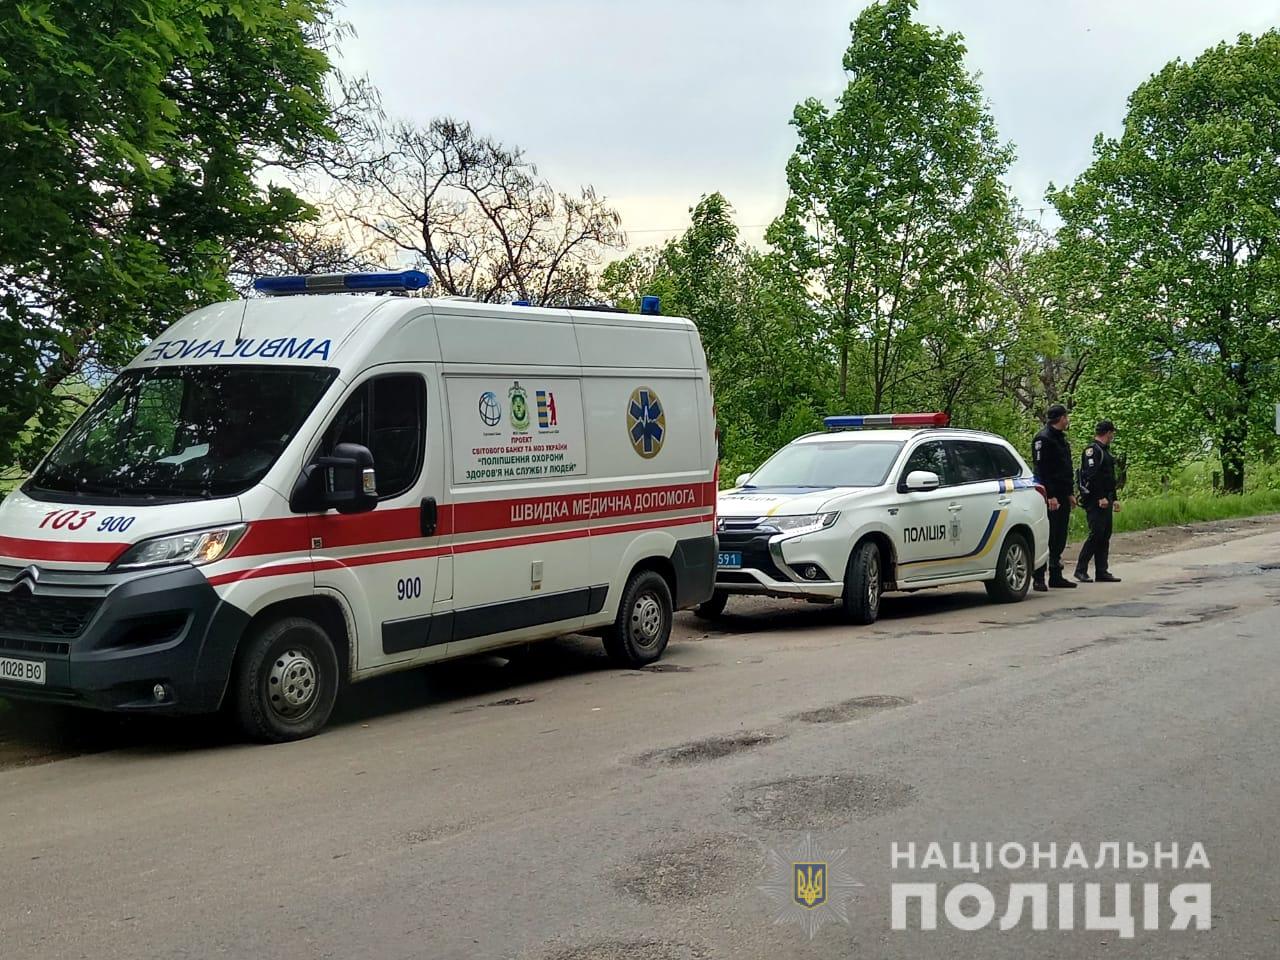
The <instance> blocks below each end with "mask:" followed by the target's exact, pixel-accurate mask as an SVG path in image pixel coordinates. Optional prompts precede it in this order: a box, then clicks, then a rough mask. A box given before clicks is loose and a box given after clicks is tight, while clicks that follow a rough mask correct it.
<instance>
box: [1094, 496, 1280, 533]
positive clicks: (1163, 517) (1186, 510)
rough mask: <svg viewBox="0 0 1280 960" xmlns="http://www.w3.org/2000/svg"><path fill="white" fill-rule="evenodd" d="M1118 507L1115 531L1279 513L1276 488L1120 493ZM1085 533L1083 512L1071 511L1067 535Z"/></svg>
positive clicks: (1278, 497)
mask: <svg viewBox="0 0 1280 960" xmlns="http://www.w3.org/2000/svg"><path fill="white" fill-rule="evenodd" d="M1120 508H1121V509H1120V512H1119V513H1117V514H1116V515H1115V528H1114V529H1115V532H1116V533H1123V532H1124V531H1126V530H1147V529H1149V528H1151V527H1173V526H1178V525H1180V524H1184V523H1202V522H1204V521H1208V520H1230V519H1232V518H1234V517H1256V516H1259V515H1261V514H1267V513H1280V490H1254V491H1253V492H1252V493H1246V494H1244V495H1242V496H1238V497H1233V496H1218V495H1215V494H1212V493H1190V494H1168V495H1166V496H1154V497H1142V498H1139V499H1136V500H1126V499H1125V498H1124V497H1123V496H1122V497H1121V498H1120ZM1087 535H1088V523H1087V521H1086V519H1085V512H1084V511H1083V510H1073V511H1071V539H1072V540H1083V539H1084V538H1085V537H1086V536H1087Z"/></svg>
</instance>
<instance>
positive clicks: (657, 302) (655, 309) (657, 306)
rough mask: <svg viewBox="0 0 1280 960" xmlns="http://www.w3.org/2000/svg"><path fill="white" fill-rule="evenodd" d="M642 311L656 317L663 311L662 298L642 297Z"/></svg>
mask: <svg viewBox="0 0 1280 960" xmlns="http://www.w3.org/2000/svg"><path fill="white" fill-rule="evenodd" d="M640 312H641V313H643V314H647V315H649V316H651V317H656V316H658V315H659V314H660V313H662V299H661V298H660V297H641V298H640Z"/></svg>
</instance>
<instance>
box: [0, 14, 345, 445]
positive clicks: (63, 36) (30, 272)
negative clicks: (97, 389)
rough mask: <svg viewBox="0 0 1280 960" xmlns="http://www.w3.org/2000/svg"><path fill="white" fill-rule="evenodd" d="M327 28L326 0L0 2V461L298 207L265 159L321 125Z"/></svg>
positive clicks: (308, 147) (202, 294)
mask: <svg viewBox="0 0 1280 960" xmlns="http://www.w3.org/2000/svg"><path fill="white" fill-rule="evenodd" d="M334 32H335V24H334V22H333V20H332V16H331V6H330V2H329V0H199V2H194V3H193V2H188V0H75V2H72V0H17V2H9V3H6V4H4V5H0V156H2V159H0V379H2V380H3V382H4V384H5V389H4V393H3V396H2V397H0V463H4V464H9V463H13V462H15V460H16V461H18V462H19V463H22V464H24V465H29V464H30V462H31V460H32V459H33V458H34V456H36V455H38V453H39V452H40V451H42V450H43V449H45V448H46V447H47V445H48V443H49V442H50V440H51V438H52V435H54V434H56V433H57V432H58V431H59V430H60V429H61V428H62V426H63V425H64V424H65V422H66V419H67V418H68V416H69V415H70V414H71V413H74V412H75V410H76V409H77V406H78V405H82V401H81V400H80V399H79V398H80V397H82V396H83V394H84V392H85V391H84V387H83V384H84V383H85V382H88V383H89V384H90V385H92V384H93V383H94V382H97V381H100V379H101V377H102V376H104V375H105V373H104V372H109V371H112V370H114V369H115V368H116V367H118V366H119V365H120V364H121V363H123V362H125V361H126V360H127V359H128V357H129V356H130V355H131V354H132V352H133V351H134V350H135V349H136V348H137V346H138V345H139V343H140V341H141V340H142V339H143V338H145V337H147V336H151V335H154V334H155V333H157V332H158V331H159V330H160V329H161V328H163V327H164V326H165V325H166V324H167V323H169V322H171V321H172V320H174V319H175V318H177V317H178V316H179V315H180V314H182V313H184V312H185V311H187V310H189V309H191V308H192V307H194V306H197V305H199V304H201V303H205V302H208V301H210V300H213V299H217V298H220V297H224V296H227V295H229V294H230V293H231V289H230V286H229V285H228V282H227V268H228V262H229V252H228V251H229V250H230V249H231V248H234V247H243V246H244V245H246V244H250V243H253V242H258V241H263V242H266V241H272V240H276V239H278V238H279V235H280V232H281V229H282V227H283V226H284V225H286V224H288V223H290V222H292V221H295V220H297V219H299V218H302V217H305V216H306V215H307V213H308V208H307V206H306V205H305V204H304V203H303V202H302V201H301V200H300V199H299V198H298V197H297V196H296V195H295V194H294V193H293V192H291V191H290V190H288V189H284V188H282V187H277V186H264V185H263V183H262V178H261V175H262V174H263V173H264V171H267V170H268V169H269V168H271V167H272V166H275V165H285V166H287V165H289V164H290V163H292V162H294V161H295V160H297V159H298V158H301V157H306V156H307V155H309V154H310V153H311V152H312V151H313V150H314V148H315V146H316V145H317V144H318V143H319V142H322V141H323V140H324V139H325V138H326V137H328V136H330V135H331V134H330V131H329V127H328V125H327V118H328V114H329V107H328V104H327V102H326V95H325V82H326V77H327V76H328V75H329V73H330V62H329V58H328V56H327V54H326V49H327V47H328V46H329V44H330V42H331V40H332V38H333V36H334ZM78 384H79V385H78Z"/></svg>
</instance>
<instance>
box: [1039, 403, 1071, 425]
mask: <svg viewBox="0 0 1280 960" xmlns="http://www.w3.org/2000/svg"><path fill="white" fill-rule="evenodd" d="M1066 415H1067V408H1066V407H1064V406H1063V405H1062V404H1060V403H1055V404H1054V405H1053V406H1052V407H1050V408H1049V409H1048V410H1046V411H1045V412H1044V418H1045V419H1046V420H1048V421H1049V422H1050V423H1056V422H1057V421H1059V420H1061V419H1062V418H1063V417H1065V416H1066Z"/></svg>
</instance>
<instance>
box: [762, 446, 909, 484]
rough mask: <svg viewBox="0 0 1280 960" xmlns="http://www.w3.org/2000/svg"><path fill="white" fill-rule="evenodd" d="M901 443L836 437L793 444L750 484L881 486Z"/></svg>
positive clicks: (775, 457) (785, 448) (763, 469)
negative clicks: (835, 438)
mask: <svg viewBox="0 0 1280 960" xmlns="http://www.w3.org/2000/svg"><path fill="white" fill-rule="evenodd" d="M901 449H902V444H901V443H891V442H888V441H883V440H882V441H873V440H835V441H830V442H825V443H824V442H817V443H813V442H810V443H793V444H791V445H790V446H786V447H783V448H782V449H781V450H779V451H778V452H777V453H776V454H774V455H773V457H772V458H770V459H769V461H768V462H767V463H766V464H765V465H764V466H762V467H761V468H760V469H759V470H757V471H756V472H755V473H754V474H753V475H752V477H751V480H750V481H748V483H747V484H746V486H748V487H822V488H829V487H878V486H880V484H882V483H884V478H885V477H886V476H888V475H889V468H890V467H892V466H893V461H894V460H895V459H897V456H898V451H899V450H901Z"/></svg>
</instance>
